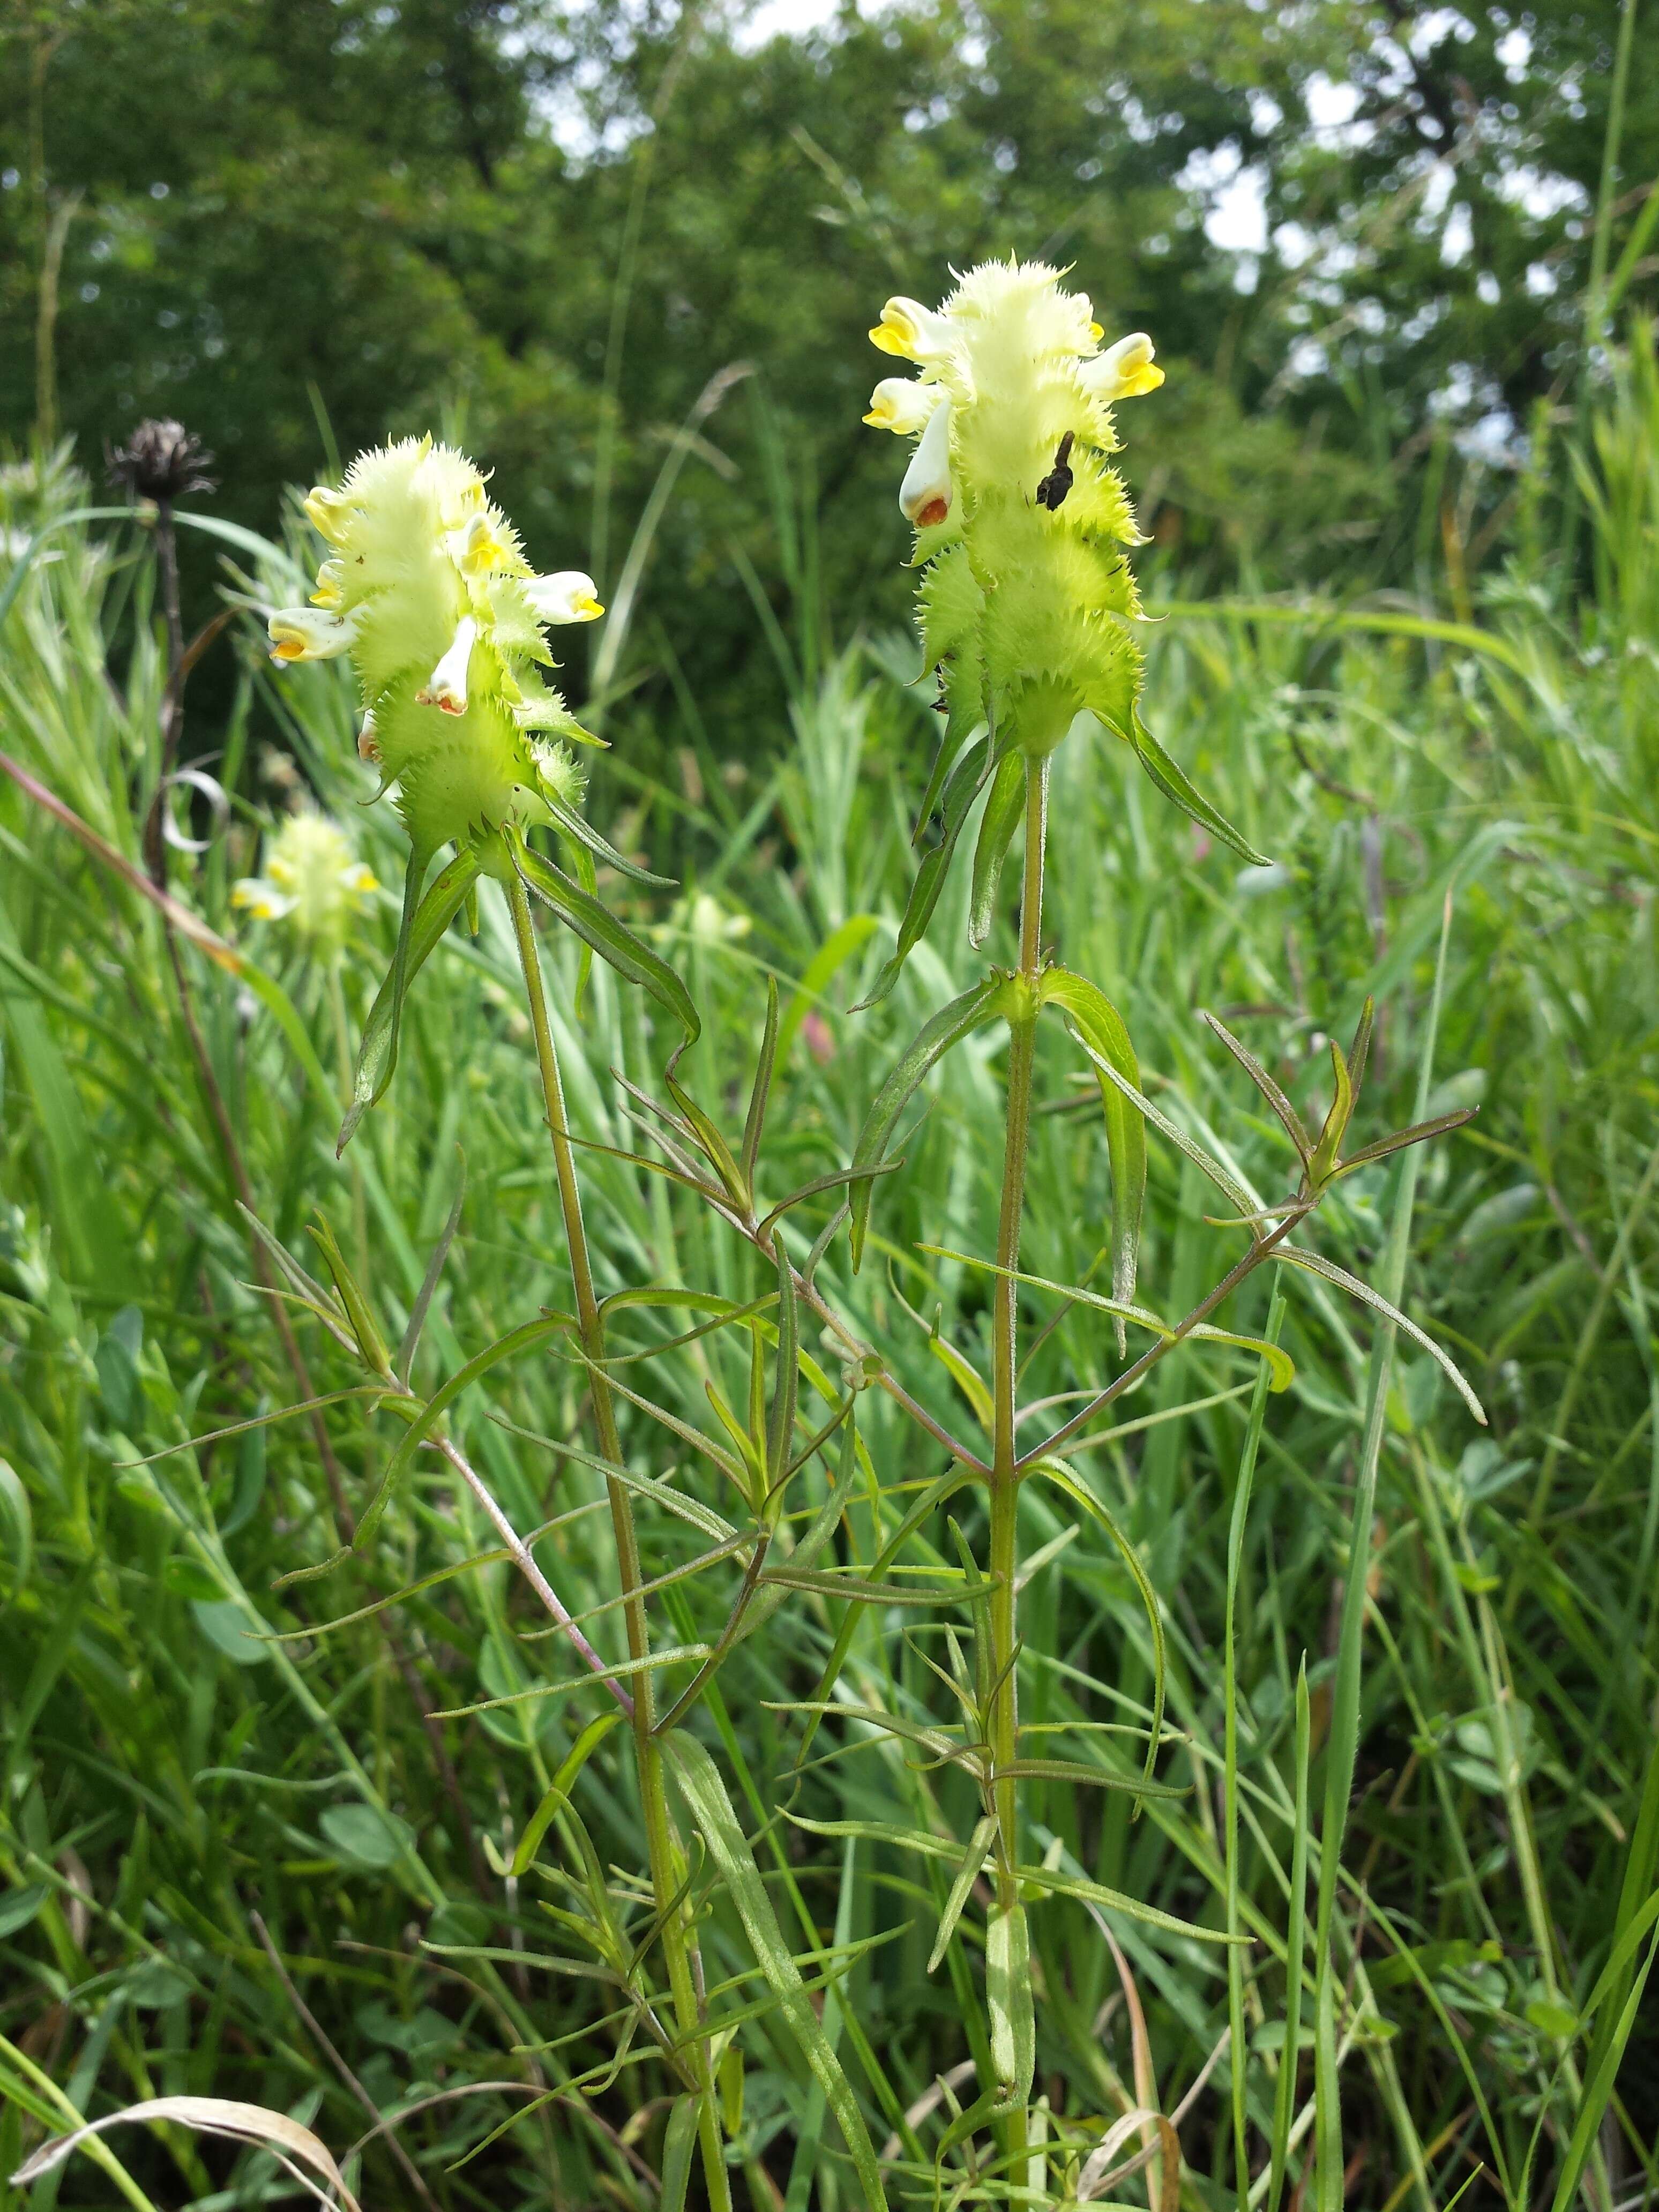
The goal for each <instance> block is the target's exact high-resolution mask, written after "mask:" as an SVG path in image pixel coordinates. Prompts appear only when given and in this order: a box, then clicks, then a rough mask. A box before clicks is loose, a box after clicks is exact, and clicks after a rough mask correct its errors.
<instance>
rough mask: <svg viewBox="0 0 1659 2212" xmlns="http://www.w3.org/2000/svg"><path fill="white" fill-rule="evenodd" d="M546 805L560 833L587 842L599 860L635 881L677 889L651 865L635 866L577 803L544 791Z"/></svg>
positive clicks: (588, 848) (574, 840)
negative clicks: (598, 828)
mask: <svg viewBox="0 0 1659 2212" xmlns="http://www.w3.org/2000/svg"><path fill="white" fill-rule="evenodd" d="M542 800H543V804H544V805H545V806H546V808H547V811H548V812H549V813H550V815H551V816H552V817H553V820H554V822H555V823H556V826H557V828H558V829H559V832H560V834H561V836H564V837H568V839H569V840H570V841H571V842H572V843H574V844H577V845H585V846H586V848H587V850H588V851H589V852H590V853H592V854H593V856H594V858H595V859H596V860H603V861H604V862H605V866H606V867H607V868H614V869H615V870H616V871H617V874H618V875H619V876H627V877H628V878H629V879H630V880H631V881H632V882H634V883H636V884H649V885H650V886H651V888H652V890H658V891H671V890H676V889H677V888H678V885H677V884H676V881H675V878H673V877H672V876H653V874H652V873H651V872H650V870H649V869H648V868H638V867H635V865H634V863H633V861H632V860H628V859H626V858H625V857H624V856H623V854H621V853H619V852H618V851H617V848H616V847H615V846H614V845H613V844H611V842H610V840H609V839H608V838H605V837H602V836H600V835H599V831H598V830H597V829H595V828H594V827H593V825H592V823H591V822H589V821H588V820H586V817H584V816H582V815H580V814H579V813H578V812H577V811H576V810H575V808H574V806H567V805H565V804H564V802H563V801H562V799H553V798H550V797H549V796H548V794H547V793H545V792H544V793H542Z"/></svg>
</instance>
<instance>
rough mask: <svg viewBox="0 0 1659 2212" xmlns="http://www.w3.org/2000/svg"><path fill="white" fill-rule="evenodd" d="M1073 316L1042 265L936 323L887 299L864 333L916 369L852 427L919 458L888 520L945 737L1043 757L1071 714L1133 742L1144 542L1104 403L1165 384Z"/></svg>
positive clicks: (957, 302)
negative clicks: (904, 540) (907, 576)
mask: <svg viewBox="0 0 1659 2212" xmlns="http://www.w3.org/2000/svg"><path fill="white" fill-rule="evenodd" d="M1102 335H1103V333H1102V331H1101V328H1100V325H1098V324H1097V322H1096V321H1095V320H1094V319H1093V313H1092V310H1091V307H1090V304H1089V301H1088V300H1087V299H1086V298H1085V296H1084V295H1082V294H1080V293H1075V292H1067V291H1065V290H1063V289H1061V287H1060V272H1059V271H1058V270H1054V269H1050V268H1048V266H1047V265H1046V264H1043V263H1042V262H1014V261H1008V262H987V263H985V264H983V265H982V266H981V267H980V268H977V269H974V270H969V273H968V275H967V276H964V277H963V279H962V280H961V282H960V283H958V284H957V289H956V290H955V291H954V292H952V293H951V296H950V297H949V299H947V300H946V301H945V305H944V307H942V308H941V309H939V311H938V312H935V311H934V310H933V309H931V308H928V307H922V306H921V304H920V302H918V301H915V300H906V299H896V300H890V301H888V302H887V305H886V306H885V307H884V309H883V310H882V317H881V320H880V322H879V323H878V325H876V327H875V329H874V330H873V331H871V333H870V336H871V338H872V341H873V343H875V344H876V345H878V347H880V349H882V351H883V352H884V353H890V354H896V355H897V356H899V357H900V358H901V359H903V360H908V361H912V362H915V363H916V365H917V367H918V368H919V369H920V371H921V375H920V377H919V378H916V379H909V378H905V377H887V378H884V380H882V382H881V383H879V384H878V386H876V389H875V392H874V393H873V394H872V398H871V402H870V410H869V412H868V413H867V414H866V416H865V418H864V419H865V421H866V422H868V423H871V424H872V425H873V426H875V427H877V428H882V429H886V430H891V431H894V432H896V433H897V434H898V435H908V436H914V437H915V439H916V445H915V451H914V453H912V455H911V458H910V464H909V466H908V469H907V470H906V471H905V475H904V480H903V483H902V487H901V489H900V493H899V505H900V507H902V510H903V512H904V515H905V518H906V520H908V522H910V523H911V524H912V526H914V528H915V533H916V538H915V562H916V564H917V565H918V566H919V567H920V568H921V569H922V572H923V573H922V578H921V586H920V591H919V595H918V596H919V599H920V601H921V622H922V634H923V644H924V648H925V651H926V653H927V665H928V667H929V668H930V669H935V670H937V671H938V672H939V678H940V680H941V684H942V686H943V690H944V692H945V696H946V697H947V699H948V701H949V703H950V705H951V710H952V714H951V719H952V720H953V721H957V720H959V719H960V720H978V719H981V718H983V719H985V720H988V721H989V722H990V723H991V726H992V727H993V728H994V730H996V731H997V732H999V733H1000V738H1001V740H1002V742H1003V743H1004V744H1015V745H1018V747H1019V748H1020V749H1021V750H1024V751H1025V752H1028V753H1036V754H1042V753H1045V752H1048V750H1051V749H1052V748H1053V747H1054V745H1055V744H1058V743H1059V741H1060V738H1062V737H1063V736H1064V735H1065V733H1066V730H1067V728H1068V727H1069V726H1070V725H1071V723H1072V721H1073V719H1074V718H1075V717H1076V716H1077V715H1078V714H1079V713H1081V712H1083V711H1084V710H1085V709H1086V710H1088V711H1089V712H1091V713H1092V714H1096V715H1097V716H1098V717H1099V719H1100V720H1102V721H1103V722H1104V723H1105V724H1106V725H1107V726H1108V727H1109V729H1112V730H1115V731H1116V732H1118V734H1119V735H1120V736H1122V737H1126V738H1127V737H1128V736H1129V735H1130V731H1131V725H1132V720H1133V713H1134V706H1135V700H1136V697H1137V695H1138V693H1139V685H1140V653H1139V648H1138V647H1137V645H1136V643H1135V641H1134V638H1133V635H1132V633H1131V630H1130V628H1129V624H1130V623H1131V622H1132V621H1133V619H1134V618H1135V617H1137V616H1138V615H1139V611H1140V607H1139V599H1137V597H1136V593H1135V586H1134V580H1133V577H1132V576H1131V574H1130V573H1129V568H1128V565H1127V562H1126V560H1125V558H1124V550H1125V549H1126V548H1127V547H1128V546H1132V545H1136V544H1140V543H1141V538H1140V533H1139V531H1138V530H1137V528H1136V526H1135V519H1134V513H1133V509H1132V508H1131V507H1130V505H1129V500H1128V495H1127V493H1126V492H1125V490H1124V488H1123V483H1122V480H1121V478H1120V477H1119V476H1118V475H1117V473H1116V471H1115V470H1114V469H1113V468H1112V467H1111V466H1110V465H1109V464H1110V457H1111V455H1112V454H1113V453H1115V452H1116V451H1117V448H1118V443H1119V441H1118V437H1117V432H1116V428H1115V424H1114V422H1113V416H1112V405H1113V403H1114V402H1115V400H1119V399H1125V398H1132V397H1133V396H1135V395H1136V394H1138V393H1140V392H1152V391H1155V390H1156V389H1157V388H1158V386H1159V385H1160V384H1162V383H1163V381H1164V372H1163V370H1162V369H1160V368H1158V367H1157V366H1156V365H1155V364H1154V362H1153V360H1152V342H1151V340H1150V339H1149V338H1147V337H1145V336H1144V335H1143V334H1141V333H1140V332H1136V333H1135V334H1134V335H1133V336H1132V337H1127V338H1122V339H1120V340H1119V341H1118V343H1116V344H1115V345H1113V346H1110V347H1109V348H1108V349H1106V350H1105V351H1104V352H1103V351H1102V350H1101V349H1100V339H1101V337H1102Z"/></svg>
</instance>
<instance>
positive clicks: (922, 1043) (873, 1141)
mask: <svg viewBox="0 0 1659 2212" xmlns="http://www.w3.org/2000/svg"><path fill="white" fill-rule="evenodd" d="M1008 989H1009V984H1008V981H1007V979H1006V977H1005V976H1000V975H988V976H987V977H986V979H985V981H983V982H982V983H975V985H974V986H973V987H972V988H971V989H970V990H967V991H964V992H963V993H962V994H961V996H960V997H959V998H955V999H952V1000H951V1002H950V1004H949V1005H948V1006H941V1007H940V1008H939V1012H938V1013H936V1014H935V1015H933V1018H932V1019H931V1020H929V1021H927V1022H924V1023H923V1024H922V1025H921V1029H919V1030H917V1032H916V1034H915V1036H914V1037H913V1038H912V1039H911V1040H910V1042H909V1043H908V1046H906V1048H905V1049H904V1051H903V1053H902V1054H901V1055H900V1058H899V1060H898V1062H897V1065H896V1066H895V1067H894V1069H893V1071H892V1073H891V1074H890V1075H889V1077H888V1079H887V1080H886V1082H885V1083H884V1084H883V1085H882V1086H881V1089H880V1090H879V1091H878V1092H877V1093H876V1097H875V1101H874V1103H873V1104H872V1106H871V1109H870V1111H869V1114H868V1115H866V1119H865V1124H864V1127H863V1128H862V1129H861V1130H860V1133H859V1140H858V1143H857V1145H856V1146H854V1151H853V1165H854V1168H855V1169H861V1170H867V1169H870V1168H872V1167H874V1166H875V1165H876V1164H877V1163H878V1161H879V1160H881V1159H882V1158H884V1155H885V1153H886V1151H887V1146H888V1145H889V1143H890V1140H891V1138H892V1134H893V1131H894V1129H895V1128H896V1127H897V1124H898V1118H899V1115H901V1114H902V1112H903V1111H904V1109H905V1108H906V1106H908V1104H909V1103H910V1100H911V1099H912V1098H913V1097H915V1093H916V1091H917V1090H918V1089H919V1088H920V1086H921V1083H922V1082H923V1080H924V1079H925V1078H926V1077H927V1075H928V1074H929V1073H930V1072H931V1071H932V1070H933V1068H934V1067H936V1066H938V1064H939V1061H940V1060H943V1059H944V1057H945V1054H946V1053H947V1052H949V1051H950V1050H951V1047H952V1046H953V1045H957V1044H960V1043H961V1042H962V1040H963V1037H965V1036H969V1035H970V1034H971V1032H972V1031H973V1030H976V1029H978V1028H980V1027H981V1025H982V1024H984V1023H986V1022H988V1021H990V1020H991V1019H992V1018H993V1017H994V1016H995V1015H996V1014H998V1013H1000V1012H1001V1011H1002V1008H1003V1006H1004V1005H1005V1004H1006V995H1007V992H1008ZM871 1199H872V1189H871V1185H870V1182H869V1181H868V1180H867V1178H866V1179H865V1180H863V1181H860V1182H858V1183H857V1184H856V1185H855V1187H854V1190H853V1193H852V1209H853V1240H852V1241H853V1266H854V1270H855V1271H856V1269H857V1267H858V1265H859V1262H860V1261H861V1260H862V1258H863V1256H864V1242H865V1237H866V1234H867V1233H868V1231H869V1227H870V1205H871Z"/></svg>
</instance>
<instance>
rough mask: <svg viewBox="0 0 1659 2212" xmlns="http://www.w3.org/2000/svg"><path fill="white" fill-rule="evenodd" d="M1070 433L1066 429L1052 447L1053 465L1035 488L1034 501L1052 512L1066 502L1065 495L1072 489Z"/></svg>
mask: <svg viewBox="0 0 1659 2212" xmlns="http://www.w3.org/2000/svg"><path fill="white" fill-rule="evenodd" d="M1071 458H1072V433H1071V432H1070V431H1069V430H1068V431H1067V432H1066V435H1065V436H1064V437H1063V438H1062V439H1061V440H1060V443H1059V445H1058V446H1056V447H1055V448H1054V466H1053V468H1052V469H1050V470H1049V471H1048V475H1047V476H1046V477H1044V478H1043V479H1042V483H1040V484H1039V485H1038V486H1037V488H1036V503H1037V505H1038V506H1039V507H1047V508H1048V512H1049V513H1050V514H1052V513H1054V509H1055V508H1056V507H1063V506H1064V505H1065V503H1066V493H1067V492H1068V491H1070V489H1072V471H1071V468H1070V466H1069V463H1070V461H1071Z"/></svg>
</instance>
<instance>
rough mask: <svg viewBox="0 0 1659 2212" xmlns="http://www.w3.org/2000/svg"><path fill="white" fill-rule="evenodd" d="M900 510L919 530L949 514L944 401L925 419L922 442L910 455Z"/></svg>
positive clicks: (948, 433)
mask: <svg viewBox="0 0 1659 2212" xmlns="http://www.w3.org/2000/svg"><path fill="white" fill-rule="evenodd" d="M899 507H900V508H901V510H902V513H903V515H904V518H905V520H906V521H907V522H912V523H914V524H915V526H916V528H917V529H918V530H927V529H931V528H932V527H933V525H934V524H935V523H939V522H943V521H944V520H945V516H946V515H947V514H949V513H950V512H951V403H950V401H949V400H948V399H947V400H945V402H944V404H942V405H940V406H938V407H936V408H935V409H934V410H933V413H932V414H931V415H930V416H928V418H927V428H926V429H925V430H924V431H923V432H922V434H921V443H920V444H919V445H918V446H917V447H916V450H915V453H912V454H911V456H910V465H909V467H908V469H906V471H904V482H903V483H902V484H901V485H900V486H899Z"/></svg>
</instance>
